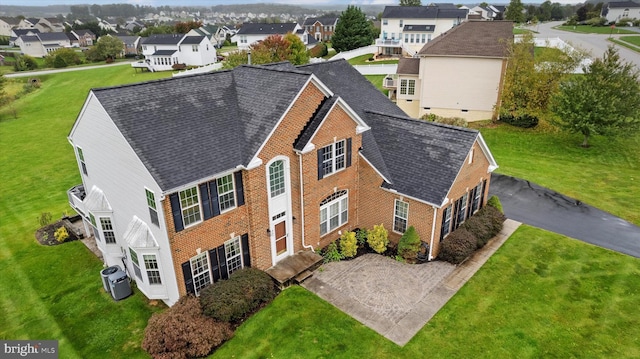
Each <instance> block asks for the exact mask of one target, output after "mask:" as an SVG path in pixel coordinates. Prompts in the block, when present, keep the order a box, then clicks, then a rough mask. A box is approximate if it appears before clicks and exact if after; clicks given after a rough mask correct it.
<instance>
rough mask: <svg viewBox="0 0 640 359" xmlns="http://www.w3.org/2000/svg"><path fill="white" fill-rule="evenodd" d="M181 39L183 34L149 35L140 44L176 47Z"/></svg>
mask: <svg viewBox="0 0 640 359" xmlns="http://www.w3.org/2000/svg"><path fill="white" fill-rule="evenodd" d="M183 37H184V35H183V34H159V35H151V36H149V37H147V38H144V39H143V40H142V43H143V44H145V45H177V44H178V42H180V40H181V39H182V38H183Z"/></svg>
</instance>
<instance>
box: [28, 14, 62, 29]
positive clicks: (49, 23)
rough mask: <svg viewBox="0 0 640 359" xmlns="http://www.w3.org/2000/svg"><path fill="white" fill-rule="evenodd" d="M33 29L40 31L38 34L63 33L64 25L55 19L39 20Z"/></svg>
mask: <svg viewBox="0 0 640 359" xmlns="http://www.w3.org/2000/svg"><path fill="white" fill-rule="evenodd" d="M34 27H35V28H36V29H38V30H40V32H64V23H62V22H60V21H59V20H58V19H56V18H55V17H53V18H45V17H43V18H40V19H39V20H38V22H37V23H36V24H35V26H34Z"/></svg>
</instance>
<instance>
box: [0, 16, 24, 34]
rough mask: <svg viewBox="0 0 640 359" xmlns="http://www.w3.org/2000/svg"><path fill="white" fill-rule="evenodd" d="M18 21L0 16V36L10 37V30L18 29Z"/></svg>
mask: <svg viewBox="0 0 640 359" xmlns="http://www.w3.org/2000/svg"><path fill="white" fill-rule="evenodd" d="M18 24H20V20H19V19H18V18H15V17H7V16H0V36H9V37H11V36H12V35H11V30H13V28H15V27H18Z"/></svg>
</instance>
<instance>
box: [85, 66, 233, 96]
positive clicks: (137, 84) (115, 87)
mask: <svg viewBox="0 0 640 359" xmlns="http://www.w3.org/2000/svg"><path fill="white" fill-rule="evenodd" d="M230 71H233V69H229V70H219V71H215V72H206V73H202V74H191V75H185V76H179V77H168V78H164V79H155V80H148V81H143V82H134V83H130V84H122V85H115V86H103V87H93V88H91V89H90V91H92V92H96V91H104V90H111V89H119V88H128V87H136V86H144V85H148V84H152V83H159V82H166V81H173V80H176V81H179V80H180V79H186V78H193V77H196V76H202V77H205V76H212V75H215V74H219V73H224V72H230Z"/></svg>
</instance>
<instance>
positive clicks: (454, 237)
mask: <svg viewBox="0 0 640 359" xmlns="http://www.w3.org/2000/svg"><path fill="white" fill-rule="evenodd" d="M477 242H478V240H477V239H476V237H475V236H474V235H473V233H471V232H469V231H468V230H466V229H464V228H458V229H456V230H455V231H453V232H452V233H451V234H449V235H448V236H447V238H445V240H444V241H442V243H441V244H440V253H439V254H438V257H439V258H440V259H442V260H444V261H447V262H449V263H452V264H459V263H462V261H464V260H465V259H466V258H467V257H469V256H470V255H471V253H473V252H474V251H475V250H476V248H477Z"/></svg>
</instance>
